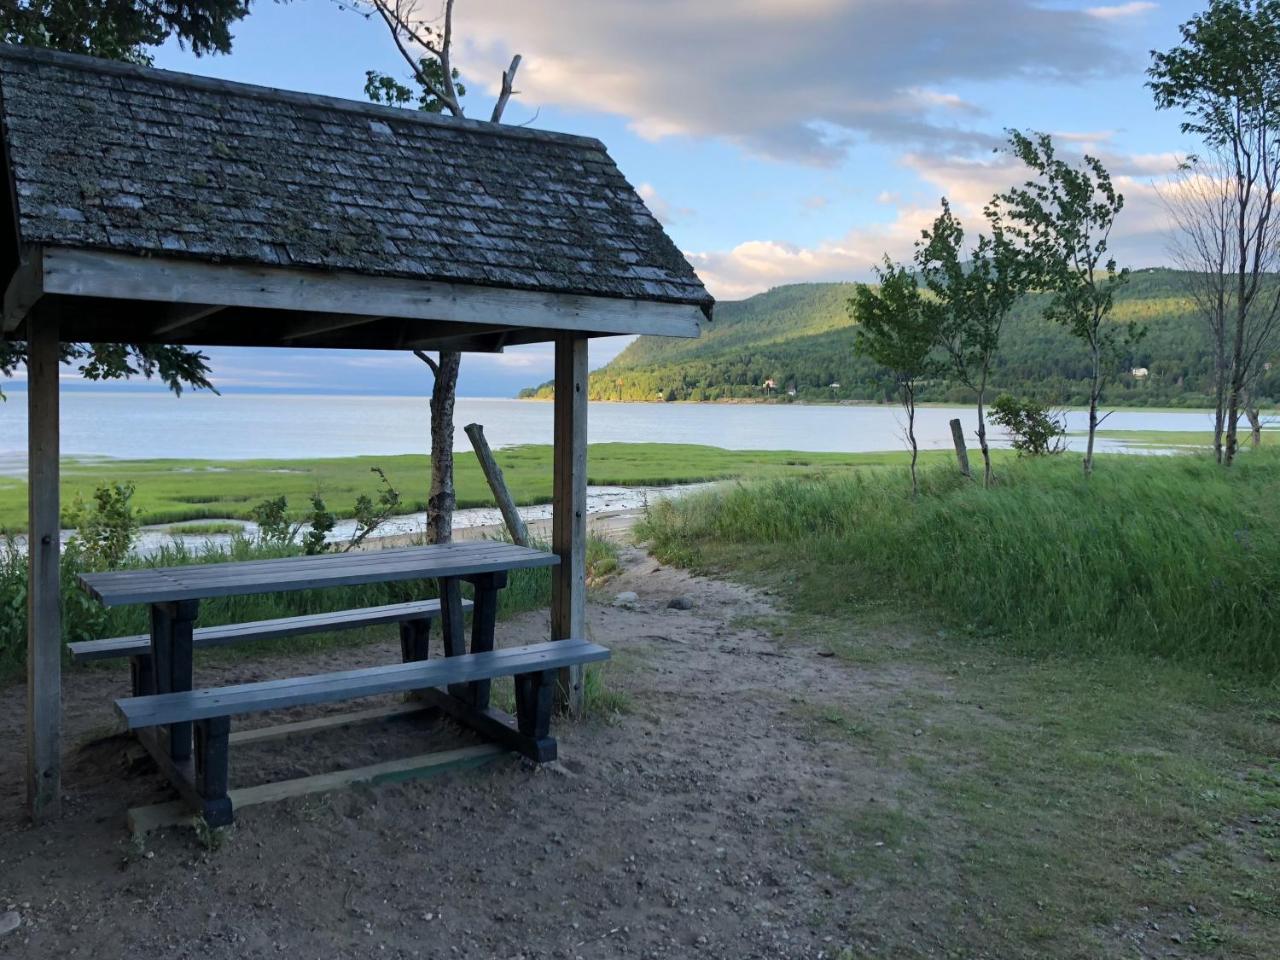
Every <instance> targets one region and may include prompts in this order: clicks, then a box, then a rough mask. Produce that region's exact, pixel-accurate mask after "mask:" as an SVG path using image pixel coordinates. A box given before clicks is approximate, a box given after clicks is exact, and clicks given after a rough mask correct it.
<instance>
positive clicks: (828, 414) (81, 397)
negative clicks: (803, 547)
mask: <svg viewBox="0 0 1280 960" xmlns="http://www.w3.org/2000/svg"><path fill="white" fill-rule="evenodd" d="M455 416H456V422H457V424H458V434H457V441H456V443H455V447H456V448H457V449H463V450H465V449H469V448H470V444H469V442H468V440H467V438H466V436H465V435H464V434H463V432H462V427H463V425H465V424H467V423H471V422H478V423H481V424H483V425H484V428H485V435H486V436H487V437H488V438H489V442H490V444H491V445H493V446H494V447H504V446H511V445H514V444H520V443H550V442H551V404H549V403H542V402H534V401H520V400H506V399H479V398H473V397H463V398H459V400H458V402H457V410H456V414H455ZM952 417H960V418H961V419H962V420H963V421H964V424H965V429H966V432H967V433H968V434H970V436H972V433H973V431H974V429H975V428H976V419H975V417H974V413H973V410H972V408H968V407H966V408H948V407H928V408H924V409H922V410H920V411H919V414H918V420H919V422H918V426H917V434H918V436H919V437H920V443H921V446H922V447H925V448H944V447H948V446H950V443H951V434H950V429H949V427H948V421H949V420H950V419H951V418H952ZM1068 418H1069V423H1068V426H1069V428H1070V429H1071V430H1083V429H1084V428H1085V426H1086V418H1085V414H1084V413H1083V412H1072V413H1070V414H1069V415H1068ZM588 423H589V431H588V432H589V436H590V439H591V441H592V442H593V443H603V442H610V441H622V442H628V441H629V442H633V443H635V442H656V443H704V444H711V445H714V446H718V447H726V448H729V449H739V450H803V451H815V452H816V451H874V450H892V449H898V448H900V447H901V446H902V443H903V439H902V438H903V435H904V431H903V416H902V412H901V410H899V409H898V408H896V407H891V406H830V407H827V406H812V407H810V406H800V405H776V406H775V405H764V404H676V403H673V404H663V403H599V404H592V405H591V409H590V413H589V420H588ZM1211 426H1212V423H1211V417H1210V414H1208V413H1206V412H1202V411H1195V412H1186V411H1177V412H1171V411H1151V412H1148V411H1120V412H1117V413H1115V414H1114V415H1113V416H1111V418H1110V419H1108V420H1107V422H1106V429H1109V430H1207V429H1210V428H1211ZM26 431H27V424H26V396H25V394H22V393H18V392H14V393H12V394H11V395H10V398H9V401H8V402H7V403H5V404H3V405H0V459H2V460H3V468H4V472H11V473H12V472H17V473H22V472H24V471H25V458H26V444H27V440H26ZM427 433H428V418H427V402H426V399H425V398H422V397H333V396H249V395H240V396H234V395H233V396H223V397H217V396H212V395H200V394H193V395H187V396H183V397H180V398H175V397H172V396H168V395H162V394H156V393H127V392H122V391H109V392H108V391H103V392H101V393H97V392H70V391H68V392H65V393H63V395H62V451H63V453H64V455H68V456H104V457H118V458H125V459H139V458H148V457H181V458H206V459H226V460H232V459H253V458H272V457H275V458H285V459H292V458H298V457H340V456H352V455H356V454H397V453H423V452H425V451H426V449H427V445H428V439H427ZM1074 442H1076V443H1079V442H1080V441H1079V440H1074ZM971 445H972V444H971ZM1122 446H1123V445H1121V444H1117V443H1115V442H1114V441H1103V442H1102V446H1101V449H1103V450H1116V449H1122Z"/></svg>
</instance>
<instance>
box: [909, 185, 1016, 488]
mask: <svg viewBox="0 0 1280 960" xmlns="http://www.w3.org/2000/svg"><path fill="white" fill-rule="evenodd" d="M985 212H986V215H987V218H988V222H989V224H990V226H991V234H990V236H988V235H986V234H979V236H978V239H977V240H976V241H975V242H974V244H973V245H972V246H971V247H970V248H969V249H968V250H966V249H965V237H964V227H963V226H962V225H961V223H960V221H959V219H957V218H956V216H955V214H954V213H952V212H951V204H950V203H948V201H947V199H946V198H945V197H944V198H943V199H942V213H940V214H939V215H938V217H937V219H935V220H934V221H933V226H932V227H931V228H930V229H928V230H925V231H923V233H922V237H921V240H920V243H918V244H917V246H916V265H917V267H918V268H919V270H920V275H921V276H922V277H923V278H924V282H925V286H926V288H927V289H928V291H929V293H930V294H931V296H932V300H933V303H932V304H931V309H934V310H937V311H938V313H939V317H938V320H937V324H936V326H937V334H938V342H939V343H940V345H941V347H942V349H943V351H944V352H945V353H946V356H947V358H948V360H949V361H950V364H949V365H950V367H951V370H952V372H953V373H954V375H955V377H956V379H958V380H959V381H960V382H961V383H963V384H964V385H965V386H967V387H968V388H969V389H971V390H972V391H973V392H974V396H975V398H976V400H977V407H978V447H979V448H980V449H981V450H982V482H983V485H984V486H990V485H991V481H992V477H993V475H992V470H991V447H990V445H989V444H988V442H987V419H986V397H987V387H988V384H989V381H990V379H991V367H992V364H993V363H994V362H995V357H996V352H997V351H998V350H999V349H1000V333H1001V330H1002V329H1003V327H1004V322H1005V319H1006V318H1007V317H1008V316H1009V311H1010V310H1011V309H1012V308H1013V305H1014V303H1016V302H1017V300H1018V298H1019V297H1020V296H1021V295H1022V293H1023V290H1024V283H1023V279H1022V277H1023V272H1024V271H1023V267H1022V262H1021V259H1020V257H1019V256H1018V253H1017V250H1016V249H1015V248H1014V246H1013V244H1012V243H1011V242H1010V241H1009V239H1008V238H1007V236H1006V234H1005V228H1004V224H1003V222H1002V221H1001V219H1000V214H999V211H998V210H997V209H996V207H995V206H990V205H989V206H988V207H987V209H986V211H985Z"/></svg>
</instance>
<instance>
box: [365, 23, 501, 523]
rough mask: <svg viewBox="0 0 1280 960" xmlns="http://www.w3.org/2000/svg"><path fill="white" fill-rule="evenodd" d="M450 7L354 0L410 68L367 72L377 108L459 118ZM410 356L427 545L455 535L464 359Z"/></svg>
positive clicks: (448, 353)
mask: <svg viewBox="0 0 1280 960" xmlns="http://www.w3.org/2000/svg"><path fill="white" fill-rule="evenodd" d="M453 2H454V0H445V4H444V10H443V13H442V15H441V16H440V18H439V19H438V20H437V19H433V18H432V17H430V16H427V15H424V14H422V13H421V12H420V3H419V0H356V3H355V6H356V9H357V10H360V11H361V12H363V14H364V15H365V16H366V17H369V18H377V19H378V20H379V21H381V22H382V23H383V25H385V26H386V28H387V31H388V32H389V33H390V34H391V39H392V42H393V43H394V44H395V47H396V50H397V51H398V52H399V54H400V56H401V58H402V59H403V60H404V62H405V64H406V65H407V66H408V68H409V71H410V74H409V79H410V81H411V82H412V83H413V84H415V85H416V87H417V89H416V91H415V89H414V88H412V87H410V86H407V85H406V84H403V83H401V82H400V81H398V80H396V79H395V78H394V77H389V76H387V75H385V74H382V73H379V72H377V71H376V70H370V71H368V72H367V73H366V74H365V78H366V82H365V93H366V94H367V95H368V97H369V99H371V100H373V101H374V102H375V103H388V104H394V105H398V106H404V105H407V104H410V103H413V102H415V101H416V102H417V104H418V109H420V110H425V111H427V112H429V113H443V112H448V113H449V115H450V116H453V117H462V116H463V115H464V114H463V109H462V100H461V98H462V96H463V95H464V94H465V93H466V88H465V87H464V86H463V85H462V84H461V83H459V82H458V71H457V69H456V68H455V67H454V66H453V61H452V54H453ZM519 68H520V56H519V54H517V55H516V56H515V57H513V58H512V59H511V66H509V67H508V68H507V69H506V70H505V71H503V74H502V88H501V92H500V93H499V94H498V99H497V101H496V102H495V103H494V105H493V111H492V113H491V114H490V116H489V121H490V122H491V123H500V122H501V120H502V114H503V111H504V110H505V109H506V106H507V101H508V100H510V99H511V95H512V93H513V92H514V90H513V89H512V84H513V83H514V82H515V77H516V71H517V70H518V69H519ZM414 354H415V355H416V356H417V357H418V358H419V359H420V360H422V362H423V363H425V364H426V365H427V366H428V367H430V369H431V373H432V377H433V380H432V385H431V491H430V493H429V495H428V497H427V529H426V537H427V542H428V543H448V542H449V540H450V539H451V538H452V536H453V510H454V506H455V504H456V497H455V495H454V487H453V437H454V427H453V404H454V398H455V396H456V394H457V389H458V371H459V369H460V367H461V366H462V354H461V353H458V352H456V351H452V350H441V351H440V352H439V356H438V357H436V358H432V357H431V356H429V355H428V354H427V353H425V352H423V351H421V350H415V351H414Z"/></svg>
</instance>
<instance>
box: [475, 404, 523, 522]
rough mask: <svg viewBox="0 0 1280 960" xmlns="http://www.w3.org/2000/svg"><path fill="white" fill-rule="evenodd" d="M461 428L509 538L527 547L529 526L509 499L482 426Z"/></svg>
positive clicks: (500, 470) (504, 482)
mask: <svg viewBox="0 0 1280 960" xmlns="http://www.w3.org/2000/svg"><path fill="white" fill-rule="evenodd" d="M463 429H464V430H466V432H467V436H468V437H469V438H470V440H471V446H472V447H474V448H475V451H476V459H477V460H479V461H480V469H481V470H483V471H484V478H485V479H486V480H488V481H489V489H490V490H492V491H493V499H494V500H496V501H497V502H498V509H499V510H501V511H502V519H503V520H505V521H506V523H507V529H508V530H510V531H511V539H512V540H514V541H515V542H516V543H518V544H520V546H522V547H527V546H528V545H529V528H528V527H526V526H525V525H524V519H523V518H522V517H521V516H520V511H519V510H517V509H516V502H515V501H514V500H512V499H511V491H510V490H508V489H507V482H506V480H505V479H504V478H503V476H502V468H501V467H500V466H498V461H497V460H495V459H493V452H492V451H491V450H490V449H489V443H488V441H487V440H485V438H484V427H482V426H480V424H478V423H468V424H467V425H466V426H465V427H464V428H463Z"/></svg>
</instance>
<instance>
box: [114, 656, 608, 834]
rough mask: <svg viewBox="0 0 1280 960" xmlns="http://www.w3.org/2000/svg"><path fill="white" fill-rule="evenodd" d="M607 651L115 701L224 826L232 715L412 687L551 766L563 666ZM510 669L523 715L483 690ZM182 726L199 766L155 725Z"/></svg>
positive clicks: (429, 663)
mask: <svg viewBox="0 0 1280 960" xmlns="http://www.w3.org/2000/svg"><path fill="white" fill-rule="evenodd" d="M608 658H609V651H608V650H607V649H605V648H604V647H601V646H598V645H597V644H594V643H591V642H589V641H587V640H553V641H550V642H548V643H535V644H529V645H527V646H520V647H507V648H505V649H501V650H489V651H482V652H480V653H465V654H458V655H456V656H452V657H443V658H439V659H434V660H413V661H410V662H407V663H396V664H388V665H386V666H377V667H364V668H361V669H359V670H345V671H342V672H341V673H327V674H321V675H318V676H309V677H294V678H291V679H287V680H262V681H258V682H255V683H242V684H238V685H236V686H230V687H218V688H209V689H203V690H186V691H181V692H174V693H158V694H151V695H148V696H135V697H125V698H122V699H120V700H117V701H116V709H117V710H118V711H119V713H120V715H121V717H123V718H124V721H125V723H126V724H127V725H128V726H129V729H131V730H135V731H138V736H139V739H140V740H141V741H142V743H143V744H144V745H145V746H146V747H147V749H148V751H149V752H150V753H151V754H152V756H153V757H155V759H156V761H157V763H159V764H160V765H161V768H162V769H163V770H165V772H166V773H168V774H169V776H170V780H171V782H173V783H174V784H175V785H176V786H178V788H179V791H180V792H181V793H183V795H184V797H185V798H186V799H187V801H188V803H189V804H191V805H192V806H193V807H194V808H195V809H196V810H197V812H199V813H200V815H201V816H203V817H204V819H205V822H206V823H207V824H208V825H209V826H223V825H225V824H228V823H231V822H232V819H233V811H232V802H231V798H230V796H229V794H228V766H229V752H228V745H229V737H230V730H231V718H232V717H235V716H242V715H244V714H250V713H261V712H266V711H270V710H282V709H285V708H288V707H297V706H304V705H309V704H321V703H333V702H337V701H343V700H356V699H359V698H361V697H372V696H377V695H380V694H388V693H406V692H410V691H413V692H416V693H417V694H418V696H419V697H421V699H422V700H423V701H424V702H425V704H426V705H428V706H432V707H435V708H438V709H439V710H441V711H442V712H443V713H445V714H447V715H449V716H451V717H452V718H453V719H455V720H457V721H458V722H460V723H462V724H463V725H464V726H469V727H471V728H472V729H473V730H475V731H476V732H478V733H480V734H481V735H482V736H485V737H487V738H489V739H491V740H494V741H496V742H498V743H500V744H502V745H503V746H506V747H507V748H509V749H511V750H515V751H518V752H519V753H521V754H523V755H524V756H526V757H528V758H529V759H531V760H533V761H535V762H538V763H544V762H547V761H549V760H554V759H555V757H556V742H555V739H554V738H552V737H551V735H550V725H551V710H552V700H553V694H554V691H555V684H556V678H557V676H558V673H557V672H558V671H559V670H560V669H561V668H563V667H569V666H575V665H578V664H586V663H593V662H597V661H601V660H607V659H608ZM505 676H510V677H514V679H515V694H516V715H515V716H514V717H511V716H508V715H507V714H504V713H502V712H500V711H498V710H495V709H493V708H492V707H490V706H488V704H487V695H486V696H485V697H484V698H480V697H477V695H476V688H477V687H478V686H480V684H481V683H483V682H484V681H487V680H492V679H493V678H495V677H505ZM174 724H194V726H195V742H196V750H195V758H194V761H195V763H194V768H193V769H190V770H187V769H182V768H180V767H179V766H178V765H177V764H176V763H175V761H173V760H172V759H171V758H170V750H169V749H168V743H167V738H166V737H165V736H164V730H163V729H155V728H165V727H168V728H169V729H170V730H172V729H173V725H174Z"/></svg>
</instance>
